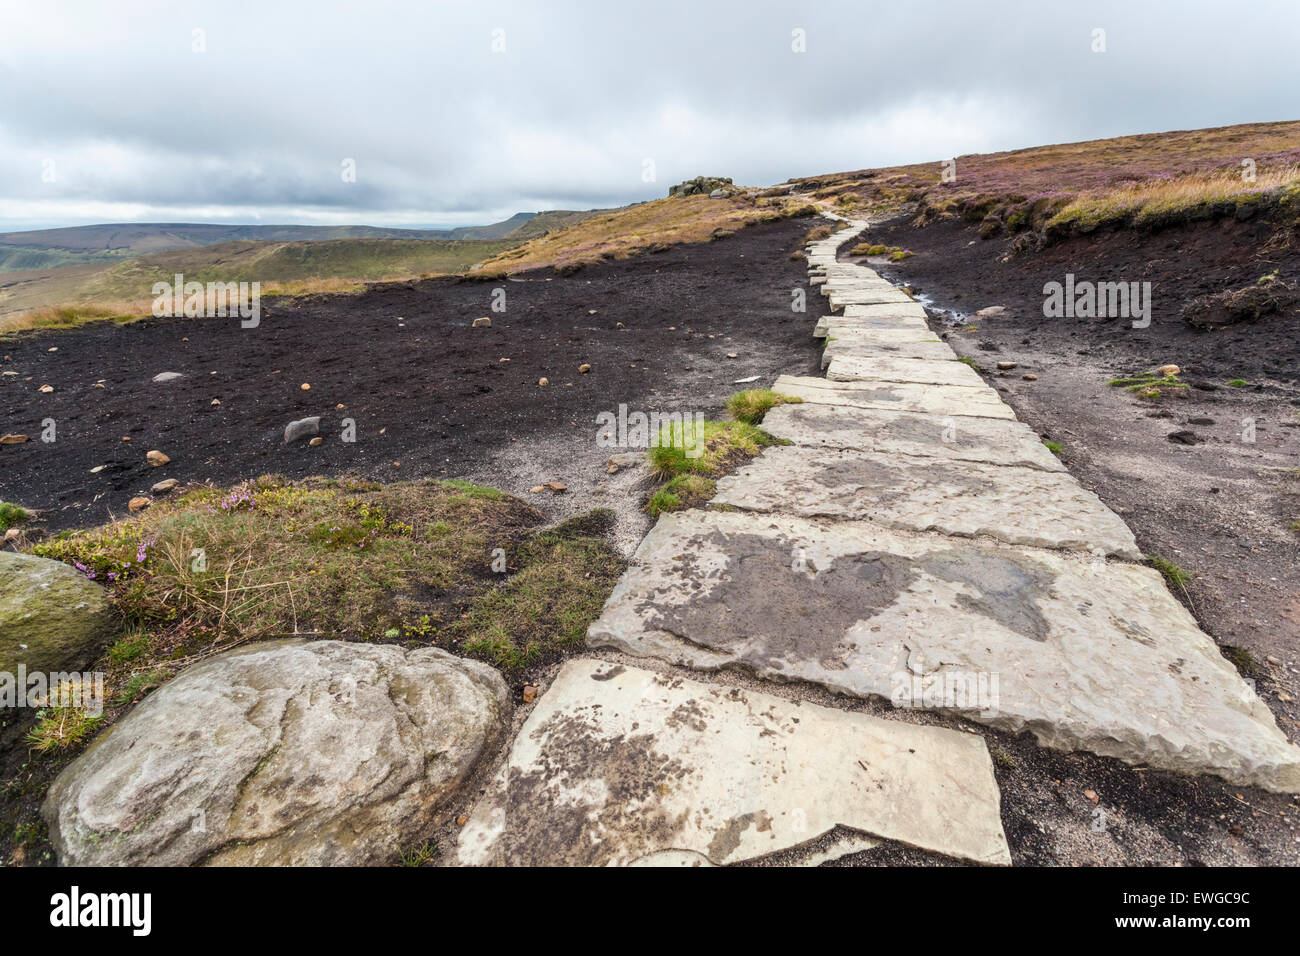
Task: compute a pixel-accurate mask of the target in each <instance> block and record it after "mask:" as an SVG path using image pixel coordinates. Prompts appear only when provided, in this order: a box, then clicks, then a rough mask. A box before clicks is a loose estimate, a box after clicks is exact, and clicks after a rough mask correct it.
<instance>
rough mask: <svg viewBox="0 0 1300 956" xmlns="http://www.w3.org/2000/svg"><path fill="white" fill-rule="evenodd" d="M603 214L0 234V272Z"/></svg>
mask: <svg viewBox="0 0 1300 956" xmlns="http://www.w3.org/2000/svg"><path fill="white" fill-rule="evenodd" d="M603 211H606V210H598V209H593V210H590V211H587V212H575V211H571V210H565V209H560V210H550V211H548V212H542V213H536V212H519V213H515V214H514V215H513V216H511V217H510V218H509V219H505V220H502V221H501V222H494V223H490V224H489V225H486V226H460V227H458V228H455V229H391V228H388V227H385V226H295V225H271V226H253V225H223V224H218V223H194V222H189V223H187V222H126V223H105V224H103V225H97V226H68V227H65V228H61V229H33V230H30V231H27V232H6V233H0V273H3V272H19V271H28V270H38V269H53V268H60V267H63V266H75V265H85V264H89V263H97V262H121V261H122V260H124V259H129V258H131V257H133V256H141V255H149V254H151V253H156V252H170V251H172V250H175V249H193V248H197V247H200V246H214V245H218V244H220V243H224V242H241V241H253V242H318V241H324V240H330V239H423V240H434V241H446V240H459V239H506V238H510V239H518V240H521V241H522V240H525V239H534V238H536V237H537V236H541V235H544V234H545V233H547V232H549V231H554V230H556V229H561V228H564V227H565V226H569V225H573V224H574V223H577V222H581V221H582V220H583V219H586V218H588V217H590V216H594V215H597V214H598V213H600V212H603Z"/></svg>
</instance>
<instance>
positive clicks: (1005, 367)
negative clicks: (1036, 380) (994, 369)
mask: <svg viewBox="0 0 1300 956" xmlns="http://www.w3.org/2000/svg"><path fill="white" fill-rule="evenodd" d="M1015 367H1016V363H1015V362H999V363H998V371H1001V372H1009V371H1011V370H1012V369H1013V368H1015Z"/></svg>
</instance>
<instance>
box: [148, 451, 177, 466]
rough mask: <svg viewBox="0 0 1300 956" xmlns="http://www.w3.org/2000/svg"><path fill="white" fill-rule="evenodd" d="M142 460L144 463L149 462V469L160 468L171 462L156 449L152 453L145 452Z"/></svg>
mask: <svg viewBox="0 0 1300 956" xmlns="http://www.w3.org/2000/svg"><path fill="white" fill-rule="evenodd" d="M144 458H145V461H147V462H149V467H150V468H161V467H162V466H163V465H165V464H167V463H168V462H169V461H171V459H170V458H168V457H167V456H166V455H164V454H163V453H162V452H160V451H158V450H157V449H156V448H155V449H154V450H153V451H150V452H146V453H145V456H144Z"/></svg>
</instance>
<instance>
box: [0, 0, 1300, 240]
mask: <svg viewBox="0 0 1300 956" xmlns="http://www.w3.org/2000/svg"><path fill="white" fill-rule="evenodd" d="M1097 28H1101V29H1103V30H1104V31H1105V46H1106V50H1105V52H1104V53H1094V52H1093V50H1092V47H1093V45H1094V33H1093V31H1094V30H1095V29H1097ZM195 31H201V32H198V33H196V32H195ZM795 31H802V34H801V35H802V37H803V42H804V45H805V52H796V51H795V49H794V47H796V46H798V44H799V36H797V35H796V33H795ZM494 45H495V46H496V47H498V48H500V47H502V46H503V47H504V48H503V49H496V50H494ZM1298 50H1300V7H1298V6H1297V4H1296V2H1295V0H1277V2H1272V0H1251V2H1250V3H1246V4H1235V5H1234V4H1227V3H1224V2H1222V0H1178V2H1173V0H1171V2H1163V0H1148V2H1142V0H1125V2H1116V3H1110V2H1088V3H1084V2H1075V3H1057V2H1049V0H1024V2H1019V0H960V2H959V0H948V2H939V0H935V2H917V0H888V2H876V0H859V2H842V3H841V2H833V0H816V2H812V0H802V2H798V3H777V2H767V0H743V2H740V0H738V2H734V3H730V2H729V3H709V2H704V0H689V2H675V0H668V2H653V3H647V2H641V3H637V2H631V0H617V2H615V0H591V2H569V3H564V2H553V0H549V2H545V3H542V2H540V0H538V2H524V0H520V2H513V3H505V2H503V3H490V2H472V3H469V2H467V3H459V2H445V3H444V2H437V0H424V2H414V0H412V2H406V3H397V2H385V0H364V2H357V0H340V2H335V0H313V2H310V3H289V2H282V3H281V2H276V0H259V2H247V3H245V2H240V0H222V2H213V3H198V2H196V3H184V2H173V3H166V2H161V0H159V2H146V0H117V2H113V3H106V2H102V0H101V2H85V3H80V2H61V0H34V2H13V0H0V230H5V229H18V228H32V227H39V226H53V225H74V224H84V223H93V222H116V221H173V222H175V221H235V222H266V223H274V222H301V223H370V224H377V225H420V226H427V225H465V224H472V223H482V222H490V221H494V220H498V219H502V218H505V217H506V216H509V215H510V214H512V213H514V212H517V211H520V210H529V211H531V210H540V209H554V208H570V209H587V208H591V207H594V206H610V205H619V204H623V203H627V202H632V201H636V200H641V199H650V198H655V197H658V196H662V195H664V193H665V191H666V190H667V188H668V186H669V185H671V184H672V183H675V182H678V181H680V180H682V179H686V178H689V177H692V176H695V175H699V174H709V175H722V176H731V177H732V178H733V179H735V181H736V182H738V183H744V184H768V183H774V182H780V181H783V180H785V179H787V178H788V177H791V176H806V175H813V174H817V173H824V172H835V171H840V170H845V169H858V168H862V167H866V166H878V165H888V164H894V163H904V162H923V161H931V160H939V159H942V158H944V157H948V156H953V155H959V154H963V153H975V152H989V151H994V150H1000V149H1009V148H1015V147H1021V146H1033V145H1039V144H1043V143H1056V142H1065V141H1072V140H1082V139H1095V138H1098V137H1104V136H1113V135H1120V134H1125V133H1138V132H1154V131H1159V130H1169V129H1188V128H1196V127H1203V126H1219V125H1227V124H1232V123H1244V122H1255V121H1263V120H1282V119H1296V118H1300V55H1298V54H1297V51H1298ZM1297 145H1300V144H1297ZM349 159H351V160H353V161H354V162H355V169H356V176H355V182H347V181H345V179H344V175H343V172H344V162H345V160H349ZM648 161H650V162H653V170H652V172H653V175H654V180H653V181H646V178H645V177H646V176H647V175H648V174H649V170H648V166H647V162H648Z"/></svg>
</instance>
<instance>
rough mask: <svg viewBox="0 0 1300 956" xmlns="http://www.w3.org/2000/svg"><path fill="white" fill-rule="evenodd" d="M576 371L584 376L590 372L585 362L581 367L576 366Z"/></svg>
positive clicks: (589, 367)
mask: <svg viewBox="0 0 1300 956" xmlns="http://www.w3.org/2000/svg"><path fill="white" fill-rule="evenodd" d="M578 371H579V373H581V374H583V375H586V374H587V373H588V372H590V371H591V366H590V365H588V364H587V363H586V362H583V363H582V364H581V365H579V366H578Z"/></svg>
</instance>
